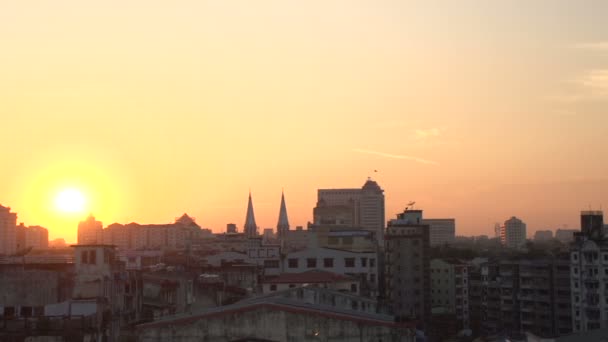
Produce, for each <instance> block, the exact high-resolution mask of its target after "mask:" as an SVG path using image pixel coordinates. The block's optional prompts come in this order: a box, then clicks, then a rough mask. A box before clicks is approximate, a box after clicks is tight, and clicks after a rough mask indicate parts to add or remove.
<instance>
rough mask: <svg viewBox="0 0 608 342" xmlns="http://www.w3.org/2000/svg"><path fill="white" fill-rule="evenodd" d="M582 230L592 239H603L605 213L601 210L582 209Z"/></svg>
mask: <svg viewBox="0 0 608 342" xmlns="http://www.w3.org/2000/svg"><path fill="white" fill-rule="evenodd" d="M581 232H582V233H583V234H584V235H585V236H587V237H589V238H590V239H593V240H600V239H602V238H603V237H604V213H603V212H601V211H582V212H581Z"/></svg>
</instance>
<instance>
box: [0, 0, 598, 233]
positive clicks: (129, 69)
mask: <svg viewBox="0 0 608 342" xmlns="http://www.w3.org/2000/svg"><path fill="white" fill-rule="evenodd" d="M607 11H608V3H606V2H604V1H589V2H585V4H579V3H576V2H572V1H567V0H561V1H549V0H547V1H534V2H530V1H524V0H520V1H505V2H500V3H499V2H488V1H482V0H479V1H472V0H471V1H459V2H444V1H390V0H386V1H355V0H352V1H351V0H349V1H346V0H345V1H331V0H330V1H306V2H296V1H289V0H267V1H255V2H253V1H224V0H222V1H177V2H166V1H143V0H141V1H129V2H128V3H125V2H122V1H104V2H99V3H90V2H82V1H75V0H74V1H63V0H60V1H52V2H51V1H31V2H29V1H18V2H17V1H15V2H2V3H0V42H1V48H0V49H1V51H0V116H1V118H2V125H0V127H1V128H2V133H0V143H1V144H2V146H3V147H4V148H3V163H2V166H3V167H1V168H0V204H2V205H6V206H11V207H12V208H13V210H14V211H16V212H18V214H19V221H23V222H25V223H26V224H28V225H34V224H39V225H43V226H46V227H48V228H49V229H50V237H51V238H55V237H64V238H66V240H67V241H75V233H76V224H77V221H78V220H79V219H80V216H81V215H66V214H63V213H59V212H57V210H55V208H54V207H53V197H54V196H55V195H56V193H57V192H58V191H60V190H61V189H63V188H66V187H76V188H79V189H82V191H83V192H84V193H85V194H86V196H87V197H88V199H89V203H88V211H91V212H93V213H94V214H95V215H96V216H97V217H98V218H99V219H100V220H102V221H103V222H104V224H105V225H107V224H110V223H112V222H115V221H118V222H130V221H137V222H141V223H160V222H170V221H172V220H173V219H174V218H175V217H177V216H179V215H181V214H182V213H183V212H187V213H189V214H191V215H192V216H195V217H196V218H197V221H198V222H199V223H200V224H201V225H202V226H204V227H212V228H213V229H214V230H216V231H220V230H223V229H224V227H225V224H226V223H229V222H234V223H237V224H238V225H239V227H240V226H242V224H243V222H244V219H245V207H246V201H247V192H248V190H249V189H251V191H252V193H253V196H254V206H255V211H256V218H257V220H258V224H259V225H260V226H261V227H262V228H264V227H274V226H275V225H276V221H277V216H278V210H279V201H280V194H281V188H284V189H285V195H286V199H287V206H288V211H289V218H290V221H291V224H292V226H295V225H305V224H306V222H307V221H309V220H311V216H312V207H313V206H314V205H315V201H316V189H317V188H329V187H359V186H361V185H362V184H363V183H364V182H365V180H366V177H367V176H368V175H370V174H371V173H372V170H374V169H377V170H379V172H378V173H377V174H373V176H374V178H375V179H376V180H377V181H378V182H379V183H380V185H381V186H382V187H383V188H384V189H385V190H386V199H387V205H386V207H387V219H388V218H391V217H392V216H393V214H394V213H396V212H397V211H400V210H401V209H402V208H403V206H404V204H406V203H407V202H408V201H410V200H415V201H416V202H417V203H418V205H419V207H420V208H421V209H424V210H425V213H426V216H428V217H431V216H432V217H455V218H456V219H457V233H458V234H466V235H469V234H491V232H492V228H493V224H494V222H498V221H504V220H505V219H507V218H509V217H510V216H512V215H516V216H518V217H520V218H522V219H523V220H524V221H525V222H527V223H528V227H529V228H528V231H529V234H530V232H533V231H535V230H536V229H546V228H555V227H561V226H562V225H564V224H567V225H569V226H570V227H577V226H578V212H579V210H581V209H586V208H588V207H589V205H591V206H592V207H593V208H598V207H599V206H600V205H601V204H602V203H604V204H606V203H607V201H606V198H607V194H608V178H607V177H606V175H607V171H608V162H607V160H606V156H608V148H607V146H608V145H607V144H606V137H607V131H606V128H607V127H608V116H606V108H608V107H607V105H608V26H607V25H605V18H604V14H605V13H607Z"/></svg>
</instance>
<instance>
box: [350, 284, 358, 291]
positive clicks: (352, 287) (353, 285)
mask: <svg viewBox="0 0 608 342" xmlns="http://www.w3.org/2000/svg"><path fill="white" fill-rule="evenodd" d="M350 292H357V284H350Z"/></svg>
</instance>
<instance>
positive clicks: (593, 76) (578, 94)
mask: <svg viewBox="0 0 608 342" xmlns="http://www.w3.org/2000/svg"><path fill="white" fill-rule="evenodd" d="M568 83H569V84H570V87H569V88H570V89H569V90H568V91H567V93H562V94H557V95H553V96H548V97H547V100H549V101H551V102H555V103H560V104H574V103H581V102H593V101H602V102H603V101H605V100H608V69H593V70H589V71H586V72H585V73H583V74H582V75H581V76H580V77H578V78H576V79H574V80H571V81H570V82H568Z"/></svg>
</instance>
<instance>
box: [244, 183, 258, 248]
mask: <svg viewBox="0 0 608 342" xmlns="http://www.w3.org/2000/svg"><path fill="white" fill-rule="evenodd" d="M245 236H247V237H256V236H258V225H257V224H255V215H254V214H253V202H252V201H251V191H250V192H249V203H247V218H245Z"/></svg>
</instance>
